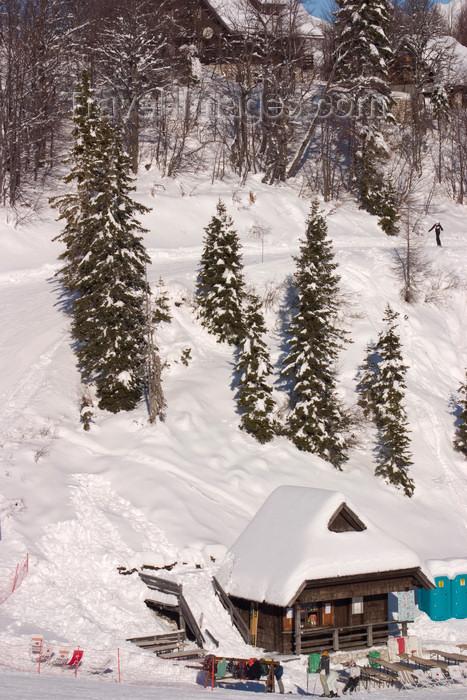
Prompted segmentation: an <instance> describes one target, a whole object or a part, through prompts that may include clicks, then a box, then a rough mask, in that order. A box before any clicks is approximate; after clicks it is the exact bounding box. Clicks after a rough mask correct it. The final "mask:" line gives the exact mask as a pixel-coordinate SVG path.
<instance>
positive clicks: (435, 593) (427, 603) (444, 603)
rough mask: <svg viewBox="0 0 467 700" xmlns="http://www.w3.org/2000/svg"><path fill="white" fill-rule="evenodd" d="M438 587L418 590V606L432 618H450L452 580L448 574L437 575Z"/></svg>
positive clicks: (437, 619)
mask: <svg viewBox="0 0 467 700" xmlns="http://www.w3.org/2000/svg"><path fill="white" fill-rule="evenodd" d="M435 583H436V588H435V589H434V590H432V591H426V590H425V589H424V588H421V589H420V590H419V592H418V607H419V608H420V610H421V611H422V612H425V613H426V614H427V615H428V617H429V618H430V619H431V620H435V621H441V620H449V618H451V617H452V610H451V608H452V605H451V599H452V597H451V580H450V579H449V578H448V577H447V576H435Z"/></svg>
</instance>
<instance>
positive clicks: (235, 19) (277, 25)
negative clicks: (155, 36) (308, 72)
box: [171, 0, 323, 67]
mask: <svg viewBox="0 0 467 700" xmlns="http://www.w3.org/2000/svg"><path fill="white" fill-rule="evenodd" d="M171 7H172V9H173V10H175V12H176V14H177V21H178V23H179V24H180V25H182V26H183V27H184V30H183V32H182V35H181V39H182V41H184V42H186V44H190V45H192V46H194V47H196V50H197V53H198V56H199V58H200V60H201V63H204V64H207V65H213V66H216V65H225V64H226V63H229V62H230V61H235V60H236V58H238V57H239V56H242V55H244V54H245V50H247V51H248V50H251V53H252V55H253V56H254V57H255V60H257V61H258V62H260V61H261V50H260V45H261V42H262V41H263V40H264V39H265V38H268V39H269V40H270V43H272V44H273V46H275V50H276V52H277V57H278V58H281V59H283V60H287V59H288V58H290V56H295V57H298V56H299V57H300V61H301V64H302V66H306V67H311V66H312V65H313V55H314V53H315V52H316V51H317V50H319V49H321V46H322V42H323V33H322V30H321V26H320V21H319V20H317V19H316V18H314V17H312V16H311V15H309V14H308V12H307V11H306V10H305V9H304V7H303V6H302V4H301V3H300V2H297V3H296V4H295V3H294V0H268V1H266V0H193V1H192V2H191V3H189V4H188V5H187V4H186V3H185V2H182V1H181V0H172V2H171Z"/></svg>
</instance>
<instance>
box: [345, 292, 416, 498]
mask: <svg viewBox="0 0 467 700" xmlns="http://www.w3.org/2000/svg"><path fill="white" fill-rule="evenodd" d="M398 316H399V314H398V313H397V312H396V311H393V310H392V309H391V307H390V306H389V304H388V306H387V307H386V311H385V315H384V318H383V322H384V323H385V324H386V327H385V329H384V330H382V331H381V332H380V333H379V336H378V341H377V343H376V344H375V346H374V347H372V346H370V347H369V351H368V355H367V358H366V361H365V364H364V369H363V372H362V376H361V379H360V382H359V385H358V390H359V391H360V399H359V403H360V405H361V406H362V407H363V410H364V412H365V414H366V415H370V416H371V417H372V419H373V420H374V422H375V425H376V427H377V430H378V446H377V467H376V470H375V474H376V475H377V476H381V477H382V478H383V479H386V480H387V481H388V482H389V483H390V484H393V485H394V486H396V487H397V488H399V489H402V491H403V492H404V494H405V495H406V496H409V497H410V496H412V495H413V492H414V488H415V485H414V482H413V480H412V479H411V477H410V476H409V473H408V472H409V468H410V466H411V465H412V464H413V462H412V461H411V458H412V455H411V454H410V438H409V435H408V421H407V415H406V412H405V408H404V406H403V399H404V389H405V382H404V377H405V374H406V372H407V367H406V365H404V364H403V361H402V351H401V342H400V338H399V335H398V333H397V318H398Z"/></svg>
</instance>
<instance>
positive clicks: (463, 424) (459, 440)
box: [454, 373, 467, 457]
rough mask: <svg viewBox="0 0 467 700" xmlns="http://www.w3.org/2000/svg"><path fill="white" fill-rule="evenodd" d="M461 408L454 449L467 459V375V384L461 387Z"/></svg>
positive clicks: (466, 380) (466, 379)
mask: <svg viewBox="0 0 467 700" xmlns="http://www.w3.org/2000/svg"><path fill="white" fill-rule="evenodd" d="M459 394H460V397H459V401H458V403H459V406H460V409H461V410H460V412H459V415H458V416H457V421H458V422H457V429H456V437H455V439H454V447H455V449H456V450H458V451H459V452H462V454H463V455H464V457H467V373H466V377H465V383H464V384H461V385H460V387H459Z"/></svg>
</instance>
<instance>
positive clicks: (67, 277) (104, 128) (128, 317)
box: [54, 74, 150, 413]
mask: <svg viewBox="0 0 467 700" xmlns="http://www.w3.org/2000/svg"><path fill="white" fill-rule="evenodd" d="M78 96H79V97H78V103H77V109H76V112H75V117H74V121H75V130H74V136H75V144H74V147H73V150H72V152H71V155H70V159H69V160H70V162H71V164H72V168H71V171H70V174H69V175H68V176H67V178H66V182H68V183H70V182H74V183H75V185H76V189H75V191H73V192H70V193H68V194H66V195H64V196H63V197H61V198H58V199H57V200H55V202H54V206H56V207H57V208H58V210H59V212H60V218H61V219H64V220H65V222H66V224H65V229H64V231H63V232H62V234H61V235H60V236H59V237H58V238H59V239H60V240H62V241H63V242H64V243H65V244H66V249H65V252H64V253H63V254H62V256H61V257H62V259H63V260H64V261H65V265H64V267H63V268H62V269H61V270H60V272H59V276H60V278H61V280H62V282H63V284H64V286H65V287H66V288H67V289H68V290H69V291H70V292H72V294H73V298H72V317H73V320H72V332H73V336H74V339H75V340H76V346H77V350H76V352H77V356H78V360H79V366H80V371H81V374H82V377H83V379H84V381H86V382H92V383H95V385H96V393H97V396H98V398H99V407H100V408H102V409H105V410H108V411H111V412H113V413H116V412H118V411H121V410H131V409H133V408H135V406H136V405H137V404H138V402H139V400H140V399H141V396H142V392H143V389H144V384H145V377H144V374H145V373H144V364H145V357H146V315H145V299H146V295H147V294H148V292H149V290H148V287H147V283H146V277H145V271H146V270H145V268H146V265H147V264H148V263H149V262H150V260H149V258H148V256H147V253H146V250H145V248H144V246H143V244H142V239H141V236H140V235H138V234H142V233H144V232H145V229H143V228H142V226H141V225H140V223H139V221H138V220H137V218H136V217H137V215H138V214H143V213H145V212H146V211H148V209H147V208H146V207H144V206H142V205H140V204H137V203H136V202H134V201H133V200H132V198H131V191H132V190H134V189H135V188H134V187H133V185H132V180H131V178H130V177H129V175H128V172H129V166H130V164H129V159H128V156H127V155H126V154H125V153H124V152H123V149H122V145H121V140H120V138H119V135H118V133H117V132H116V130H115V129H114V128H113V127H112V126H111V125H110V123H109V121H108V119H106V118H105V117H103V116H102V115H101V114H100V112H99V109H98V106H97V105H96V104H95V102H93V95H92V91H91V90H90V87H89V80H88V77H87V75H86V74H83V81H82V84H81V85H80V87H79V89H78ZM88 120H90V123H88Z"/></svg>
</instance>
